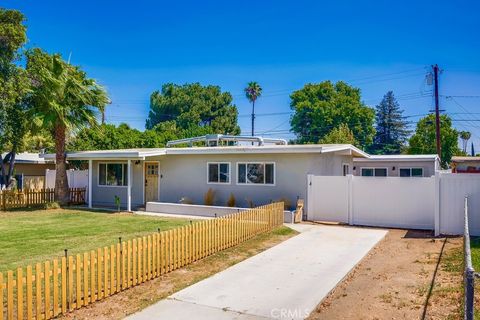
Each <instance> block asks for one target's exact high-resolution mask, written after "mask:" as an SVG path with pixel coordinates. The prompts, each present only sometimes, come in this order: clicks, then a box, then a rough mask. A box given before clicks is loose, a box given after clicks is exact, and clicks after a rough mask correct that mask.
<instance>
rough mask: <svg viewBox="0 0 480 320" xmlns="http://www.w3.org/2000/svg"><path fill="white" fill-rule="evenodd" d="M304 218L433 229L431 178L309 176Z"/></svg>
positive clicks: (432, 188) (433, 180)
mask: <svg viewBox="0 0 480 320" xmlns="http://www.w3.org/2000/svg"><path fill="white" fill-rule="evenodd" d="M309 179H310V181H309V193H308V218H309V219H310V220H317V221H335V222H344V223H350V224H355V225H367V226H382V227H400V228H415V229H433V227H434V214H435V210H434V199H435V178H399V177H357V176H346V177H343V176H330V177H327V176H311V177H309Z"/></svg>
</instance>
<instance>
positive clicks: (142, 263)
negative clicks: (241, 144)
mask: <svg viewBox="0 0 480 320" xmlns="http://www.w3.org/2000/svg"><path fill="white" fill-rule="evenodd" d="M283 206H284V205H283V203H281V202H280V203H273V204H269V205H265V206H262V207H258V208H255V209H250V210H247V211H243V212H239V213H234V214H231V215H228V216H224V217H222V218H217V219H212V220H204V221H198V222H195V223H191V224H190V225H188V226H183V227H180V228H176V229H171V230H167V231H162V232H158V233H155V234H152V235H149V236H145V237H141V238H137V239H133V240H128V241H123V242H122V241H121V239H119V240H120V241H119V243H117V244H116V245H111V246H110V247H104V248H98V249H97V250H92V251H90V252H85V253H83V254H77V255H76V256H65V257H62V258H60V259H53V260H52V261H45V262H43V263H37V264H36V265H35V266H34V267H32V266H28V267H26V268H18V269H17V270H16V271H7V272H6V277H4V274H2V273H0V320H3V319H8V320H11V319H50V318H52V317H56V316H58V315H60V314H65V313H67V312H68V311H72V310H75V309H79V308H81V307H83V306H87V305H89V304H91V303H94V302H95V301H98V300H102V299H104V298H106V297H108V296H110V295H113V294H115V293H117V292H120V291H123V290H126V289H128V288H131V287H133V286H136V285H139V284H141V283H143V282H145V281H148V280H151V279H153V278H156V277H159V276H160V275H162V274H165V273H168V272H171V271H173V270H175V269H178V268H181V267H183V266H185V265H188V264H190V263H192V262H194V261H197V260H199V259H202V258H204V257H207V256H209V255H211V254H213V253H216V252H218V251H221V250H224V249H227V248H229V247H232V246H235V245H238V244H239V243H242V242H244V241H246V240H248V239H251V238H252V237H254V236H256V235H258V234H261V233H264V232H268V231H270V230H272V229H273V228H275V227H277V226H280V225H282V223H283Z"/></svg>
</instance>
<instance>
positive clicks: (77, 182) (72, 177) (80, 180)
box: [45, 169, 88, 189]
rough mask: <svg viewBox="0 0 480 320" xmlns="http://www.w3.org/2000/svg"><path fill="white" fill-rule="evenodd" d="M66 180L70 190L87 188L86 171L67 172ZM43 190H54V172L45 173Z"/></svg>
mask: <svg viewBox="0 0 480 320" xmlns="http://www.w3.org/2000/svg"><path fill="white" fill-rule="evenodd" d="M67 179H68V186H69V187H70V188H87V187H88V170H67ZM45 188H50V189H53V188H55V170H49V169H47V171H46V172H45Z"/></svg>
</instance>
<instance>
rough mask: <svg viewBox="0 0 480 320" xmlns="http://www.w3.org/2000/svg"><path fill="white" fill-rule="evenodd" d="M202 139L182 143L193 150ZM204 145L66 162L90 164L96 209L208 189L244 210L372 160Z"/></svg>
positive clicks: (227, 140)
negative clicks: (317, 177)
mask: <svg viewBox="0 0 480 320" xmlns="http://www.w3.org/2000/svg"><path fill="white" fill-rule="evenodd" d="M222 137H223V136H222ZM202 138H203V139H204V140H205V137H197V138H192V139H191V140H188V139H187V140H181V141H179V142H180V143H183V144H184V145H185V143H186V144H187V145H193V144H194V143H198V141H201V140H202ZM255 139H257V140H255ZM251 141H256V142H255V145H252V144H251V143H252V142H251ZM205 142H206V143H205V144H206V145H208V146H209V147H173V148H158V149H127V150H107V151H80V152H71V153H68V154H67V160H86V161H88V164H89V165H88V167H89V178H88V180H89V194H91V196H89V197H88V198H89V199H90V201H89V205H90V206H113V205H114V199H115V196H119V197H120V199H121V203H122V205H123V206H124V207H126V208H127V210H131V208H134V207H142V206H144V205H145V203H146V202H149V201H160V202H172V203H178V202H179V201H180V200H181V199H182V198H188V199H191V200H192V202H193V203H196V204H203V203H204V195H205V193H206V192H207V190H208V189H209V188H212V189H213V190H214V191H215V193H216V194H215V204H216V205H221V206H225V205H226V203H227V199H228V197H229V196H230V194H233V195H234V196H235V198H236V206H238V207H247V206H248V205H249V203H252V202H253V203H254V204H255V205H261V204H265V203H269V202H270V201H275V200H279V199H288V200H289V202H290V203H291V204H292V205H295V203H296V200H297V198H303V199H305V198H306V196H307V187H308V186H307V175H309V174H312V175H323V176H342V175H346V174H351V173H352V169H353V167H354V166H355V164H354V158H355V159H359V158H371V156H370V155H369V154H367V153H365V152H363V151H362V150H360V149H358V148H356V147H354V146H352V145H348V144H327V145H321V144H316V145H314V144H312V145H286V142H285V141H284V140H276V139H262V138H259V137H258V138H252V137H249V138H246V137H245V138H243V137H241V138H238V137H233V138H232V137H230V136H228V137H224V140H223V141H210V140H209V141H205ZM232 143H234V144H236V145H234V146H231V145H229V144H232ZM241 143H243V144H244V145H241ZM268 143H273V144H268ZM175 144H176V143H175V142H173V143H170V144H169V145H175ZM222 144H223V145H224V146H220V145H222ZM45 157H46V158H47V159H48V158H52V159H53V158H54V155H45ZM405 163H406V162H405ZM422 163H423V162H422ZM426 165H427V164H426ZM429 170H430V169H429ZM432 170H434V169H432ZM432 172H433V171H432ZM428 174H430V171H428ZM432 174H433V173H432Z"/></svg>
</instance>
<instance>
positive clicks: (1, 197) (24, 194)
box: [0, 188, 86, 210]
mask: <svg viewBox="0 0 480 320" xmlns="http://www.w3.org/2000/svg"><path fill="white" fill-rule="evenodd" d="M85 193H86V188H70V203H71V204H83V203H85ZM54 195H55V189H41V190H30V189H26V190H15V191H13V190H4V191H0V205H1V207H0V209H1V210H9V209H15V208H25V207H30V206H35V205H40V204H45V203H49V202H53V201H54Z"/></svg>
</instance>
